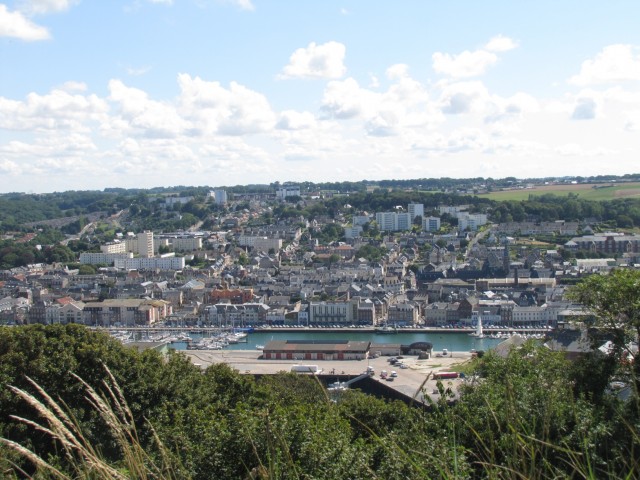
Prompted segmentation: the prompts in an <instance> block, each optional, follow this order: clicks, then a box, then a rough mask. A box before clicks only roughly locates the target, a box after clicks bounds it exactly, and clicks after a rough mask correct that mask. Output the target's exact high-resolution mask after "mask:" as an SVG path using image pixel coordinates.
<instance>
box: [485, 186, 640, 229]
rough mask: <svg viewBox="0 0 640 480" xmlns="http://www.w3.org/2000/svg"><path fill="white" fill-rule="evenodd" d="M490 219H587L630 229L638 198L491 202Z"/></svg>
mask: <svg viewBox="0 0 640 480" xmlns="http://www.w3.org/2000/svg"><path fill="white" fill-rule="evenodd" d="M490 219H491V220H492V221H494V222H497V223H503V222H524V221H543V222H553V221H555V220H567V221H582V220H585V219H591V220H592V221H594V222H603V223H608V224H609V225H610V227H612V228H615V227H618V228H632V227H639V226H640V199H633V198H627V199H616V200H610V201H594V200H584V199H580V198H579V197H578V196H577V195H571V194H570V195H568V196H566V197H565V196H557V195H552V194H545V195H530V196H529V199H528V200H521V201H517V200H509V201H502V202H494V203H493V204H492V208H491V215H490Z"/></svg>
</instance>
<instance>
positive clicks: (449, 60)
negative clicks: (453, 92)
mask: <svg viewBox="0 0 640 480" xmlns="http://www.w3.org/2000/svg"><path fill="white" fill-rule="evenodd" d="M517 46H518V45H517V43H516V42H515V41H514V40H512V39H510V38H508V37H503V36H497V37H494V38H492V39H491V40H489V42H488V43H487V44H486V45H485V47H484V48H481V49H479V50H474V51H469V50H465V51H464V52H462V53H459V54H457V55H451V54H448V53H442V52H435V53H434V54H433V55H432V57H431V59H432V61H433V69H434V71H435V72H436V73H441V74H443V75H448V76H450V77H453V78H467V77H477V76H478V75H482V74H483V73H484V72H485V71H486V70H487V68H489V67H490V66H491V65H494V64H495V63H497V61H498V56H497V55H496V54H495V53H494V52H506V51H508V50H512V49H514V48H516V47H517Z"/></svg>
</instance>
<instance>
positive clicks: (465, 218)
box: [456, 212, 487, 231]
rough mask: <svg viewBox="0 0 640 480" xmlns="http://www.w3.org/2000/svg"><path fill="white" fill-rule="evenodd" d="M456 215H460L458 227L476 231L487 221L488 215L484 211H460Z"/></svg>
mask: <svg viewBox="0 0 640 480" xmlns="http://www.w3.org/2000/svg"><path fill="white" fill-rule="evenodd" d="M456 216H457V217H458V228H459V229H460V230H466V229H467V228H468V229H469V230H471V231H475V230H477V229H478V227H480V226H482V225H486V223H487V215H486V214H484V213H466V212H459V213H458V214H457V215H456Z"/></svg>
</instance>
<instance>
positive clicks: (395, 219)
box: [376, 212, 412, 232]
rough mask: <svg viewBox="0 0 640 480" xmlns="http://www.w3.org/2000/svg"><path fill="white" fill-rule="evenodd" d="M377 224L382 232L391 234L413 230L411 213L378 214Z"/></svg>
mask: <svg viewBox="0 0 640 480" xmlns="http://www.w3.org/2000/svg"><path fill="white" fill-rule="evenodd" d="M376 222H377V223H378V227H379V228H380V230H383V231H391V232H398V231H403V230H411V225H412V219H411V214H410V213H396V212H377V213H376Z"/></svg>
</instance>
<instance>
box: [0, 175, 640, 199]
mask: <svg viewBox="0 0 640 480" xmlns="http://www.w3.org/2000/svg"><path fill="white" fill-rule="evenodd" d="M597 177H605V178H602V179H600V178H597ZM611 177H613V178H611ZM623 177H638V178H637V179H634V178H631V179H628V180H626V179H625V181H630V182H640V173H624V174H621V175H618V174H601V175H589V176H583V175H565V176H549V177H526V178H518V177H513V176H506V177H500V178H492V177H486V178H485V177H460V178H454V177H415V178H383V179H379V180H370V179H362V180H337V181H312V180H303V181H299V182H295V181H283V182H280V181H277V180H276V181H274V182H269V183H246V184H236V185H182V184H180V185H155V186H152V187H118V186H107V187H104V188H95V189H78V188H75V189H68V190H53V191H49V192H35V191H16V190H8V191H4V192H2V191H0V196H1V195H16V194H21V195H50V194H56V193H65V192H83V191H86V192H105V191H108V190H156V189H164V190H179V189H189V188H194V189H199V188H209V189H225V188H227V189H232V188H243V187H250V186H260V187H267V186H270V185H271V184H274V183H278V184H280V185H299V184H304V183H311V184H314V185H318V184H322V183H336V184H342V183H370V184H373V185H375V184H376V183H379V182H417V181H421V180H430V181H438V180H445V179H447V180H453V181H460V182H462V181H465V180H476V179H481V180H493V181H495V182H503V181H505V180H507V179H511V178H514V179H515V180H516V181H517V182H526V181H544V182H552V181H567V180H570V181H574V180H575V179H583V180H586V181H587V182H588V183H592V182H617V181H618V180H620V179H624V178H623ZM608 178H611V179H610V180H607V179H608ZM381 188H382V187H381Z"/></svg>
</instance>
